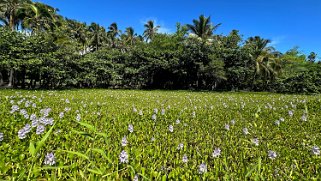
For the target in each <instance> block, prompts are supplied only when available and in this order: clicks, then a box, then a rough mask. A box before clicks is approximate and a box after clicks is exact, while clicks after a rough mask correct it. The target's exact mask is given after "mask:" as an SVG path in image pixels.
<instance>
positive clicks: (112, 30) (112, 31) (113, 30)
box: [108, 23, 120, 48]
mask: <svg viewBox="0 0 321 181" xmlns="http://www.w3.org/2000/svg"><path fill="white" fill-rule="evenodd" d="M108 29H109V31H108V35H109V38H110V40H111V43H112V47H113V48H115V47H116V39H117V36H118V35H119V33H120V30H118V26H117V23H112V24H111V25H110V26H109V27H108Z"/></svg>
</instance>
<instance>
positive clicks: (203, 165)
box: [198, 163, 207, 174]
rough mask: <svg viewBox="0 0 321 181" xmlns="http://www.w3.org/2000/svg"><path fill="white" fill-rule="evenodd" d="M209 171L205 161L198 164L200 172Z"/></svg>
mask: <svg viewBox="0 0 321 181" xmlns="http://www.w3.org/2000/svg"><path fill="white" fill-rule="evenodd" d="M206 172H207V166H206V164H205V163H202V164H200V165H199V166H198V173H199V174H203V173H206Z"/></svg>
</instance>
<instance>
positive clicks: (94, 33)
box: [89, 23, 106, 50]
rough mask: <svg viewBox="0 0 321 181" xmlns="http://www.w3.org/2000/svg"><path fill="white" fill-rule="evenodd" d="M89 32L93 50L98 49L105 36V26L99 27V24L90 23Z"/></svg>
mask: <svg viewBox="0 0 321 181" xmlns="http://www.w3.org/2000/svg"><path fill="white" fill-rule="evenodd" d="M89 32H90V33H91V41H90V42H91V45H92V46H93V47H94V49H95V50H98V49H99V47H100V46H101V45H102V43H103V41H104V39H105V38H106V37H105V35H106V31H105V28H103V27H101V26H100V25H99V24H96V23H91V25H90V26H89Z"/></svg>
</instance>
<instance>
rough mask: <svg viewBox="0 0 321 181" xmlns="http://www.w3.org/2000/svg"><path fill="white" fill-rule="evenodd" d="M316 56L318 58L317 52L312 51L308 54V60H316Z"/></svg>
mask: <svg viewBox="0 0 321 181" xmlns="http://www.w3.org/2000/svg"><path fill="white" fill-rule="evenodd" d="M316 58H317V54H316V53H315V52H311V53H310V55H309V56H308V61H309V62H315V59H316Z"/></svg>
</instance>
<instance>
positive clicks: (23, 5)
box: [0, 0, 321, 93]
mask: <svg viewBox="0 0 321 181" xmlns="http://www.w3.org/2000/svg"><path fill="white" fill-rule="evenodd" d="M58 12H59V11H58V9H56V8H54V7H51V6H49V5H46V4H43V3H40V2H33V1H29V0H0V25H1V26H0V50H1V51H0V86H6V87H14V88H29V89H33V88H46V89H56V88H72V87H76V88H77V87H78V88H80V87H104V88H131V89H134V88H135V89H136V88H140V89H143V88H147V89H193V90H227V91H230V90H247V91H274V92H290V93H298V92H302V93H314V92H320V91H321V71H320V70H321V64H320V60H318V55H317V54H316V53H315V52H311V53H310V54H309V55H304V54H303V53H301V52H300V50H299V48H298V47H294V48H292V49H290V50H288V51H287V52H285V53H281V52H279V51H277V50H276V49H275V48H274V47H271V46H270V45H271V41H270V40H268V39H265V38H263V37H260V36H253V37H249V38H247V39H243V37H242V35H241V34H240V32H239V30H232V31H231V32H230V34H228V35H222V34H221V35H217V34H215V30H216V29H217V28H219V27H220V26H221V24H220V23H219V24H216V25H215V24H214V23H212V21H211V17H206V16H205V15H201V16H199V17H198V18H197V19H194V20H192V22H191V24H186V25H181V24H180V23H177V31H176V32H175V33H171V34H164V33H159V29H160V26H159V25H157V24H155V22H154V21H152V20H150V21H147V22H146V24H145V25H144V28H145V30H144V32H143V34H141V35H139V34H137V33H136V32H135V30H134V29H133V28H132V27H127V28H126V29H125V30H124V31H122V30H120V29H119V28H118V24H117V23H116V22H113V23H111V24H110V26H108V27H106V28H105V27H103V26H101V25H99V24H97V23H94V22H93V23H91V24H88V25H87V24H86V23H82V22H79V21H77V20H72V19H68V18H66V17H62V16H60V15H59V14H58Z"/></svg>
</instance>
